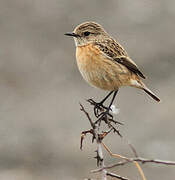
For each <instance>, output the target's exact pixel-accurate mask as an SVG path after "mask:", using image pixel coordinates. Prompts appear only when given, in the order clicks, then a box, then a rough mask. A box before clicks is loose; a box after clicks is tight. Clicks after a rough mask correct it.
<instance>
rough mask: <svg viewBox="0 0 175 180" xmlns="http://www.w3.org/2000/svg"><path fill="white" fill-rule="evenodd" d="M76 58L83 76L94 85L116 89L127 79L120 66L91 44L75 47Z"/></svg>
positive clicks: (106, 88)
mask: <svg viewBox="0 0 175 180" xmlns="http://www.w3.org/2000/svg"><path fill="white" fill-rule="evenodd" d="M76 59H77V65H78V68H79V70H80V72H81V74H82V76H83V78H84V79H85V80H86V81H87V82H88V83H89V84H91V85H93V86H95V87H98V88H101V89H104V90H116V89H118V88H119V87H120V86H121V85H124V82H125V81H128V80H127V79H126V78H127V76H125V74H126V73H124V72H123V69H122V68H121V66H120V65H119V64H116V63H114V62H112V60H110V59H109V58H107V57H105V55H104V54H103V53H102V52H101V51H100V50H99V49H98V47H96V46H94V45H93V44H88V45H86V46H81V47H77V49H76ZM123 78H125V81H123Z"/></svg>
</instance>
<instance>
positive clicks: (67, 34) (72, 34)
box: [64, 32, 80, 37]
mask: <svg viewBox="0 0 175 180" xmlns="http://www.w3.org/2000/svg"><path fill="white" fill-rule="evenodd" d="M64 35H66V36H72V37H80V36H79V35H78V34H75V33H74V32H70V33H69V32H68V33H65V34H64Z"/></svg>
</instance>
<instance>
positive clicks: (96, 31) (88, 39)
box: [65, 22, 108, 46]
mask: <svg viewBox="0 0 175 180" xmlns="http://www.w3.org/2000/svg"><path fill="white" fill-rule="evenodd" d="M65 35H67V36H72V37H74V40H75V45H76V46H84V45H87V44H89V43H93V42H95V41H97V40H100V39H104V37H106V36H108V34H107V33H106V32H105V30H104V29H103V27H102V26H101V25H99V24H97V23H95V22H85V23H82V24H80V25H78V26H77V27H76V28H75V29H74V31H73V32H72V33H66V34H65Z"/></svg>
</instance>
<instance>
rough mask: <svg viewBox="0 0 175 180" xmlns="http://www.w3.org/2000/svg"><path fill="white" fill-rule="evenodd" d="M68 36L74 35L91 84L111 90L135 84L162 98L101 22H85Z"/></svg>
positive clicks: (83, 71)
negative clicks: (154, 91)
mask: <svg viewBox="0 0 175 180" xmlns="http://www.w3.org/2000/svg"><path fill="white" fill-rule="evenodd" d="M66 35H69V36H73V37H74V40H75V44H76V59H77V64H78V68H79V70H80V72H81V74H82V76H83V78H84V79H85V80H86V81H87V82H88V83H89V84H91V85H93V86H95V87H97V88H100V89H104V90H109V91H116V90H118V89H119V88H120V87H121V86H133V87H136V88H139V89H142V90H144V91H145V92H146V93H147V94H149V95H150V96H151V97H152V98H153V99H155V100H156V101H158V102H159V101H160V99H159V98H158V97H157V96H156V95H155V94H154V93H153V92H151V91H150V90H149V89H148V88H147V87H146V85H145V84H144V83H143V82H142V81H141V78H143V79H145V76H144V74H143V73H142V72H141V71H140V70H139V68H138V66H137V65H136V64H135V63H134V62H133V61H132V60H131V59H130V57H129V56H128V54H127V52H126V51H125V50H124V48H123V47H122V46H121V45H120V44H119V43H118V42H117V41H116V40H114V39H113V38H112V37H111V36H109V35H108V33H107V32H106V31H105V30H104V29H103V28H102V27H101V26H100V25H99V24H97V23H95V22H85V23H82V24H80V25H79V26H77V27H76V28H75V30H74V32H73V33H67V34H66Z"/></svg>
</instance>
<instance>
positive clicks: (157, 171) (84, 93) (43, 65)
mask: <svg viewBox="0 0 175 180" xmlns="http://www.w3.org/2000/svg"><path fill="white" fill-rule="evenodd" d="M174 19H175V1H174V0H169V1H164V0H159V1H153V0H147V1H146V0H143V1H140V0H132V1H129V0H125V1H119V0H108V1H106V0H93V1H92V0H89V1H82V0H74V1H68V0H50V1H48V0H25V1H24V0H13V1H11V0H1V1H0V99H1V101H0V179H2V180H3V179H4V180H10V179H13V180H20V179H21V180H22V179H25V180H35V179H37V180H40V179H42V180H45V179H51V180H56V179H62V180H82V179H84V178H85V177H90V174H89V172H90V170H91V169H93V168H95V160H94V159H93V158H92V157H93V156H94V150H95V146H94V145H93V146H92V145H91V144H90V141H88V139H87V141H86V143H85V146H84V148H85V149H84V151H83V152H81V151H80V150H79V139H80V132H81V131H82V130H85V129H87V128H88V127H89V124H88V121H87V120H86V118H85V116H84V115H83V114H82V113H81V112H80V111H79V102H80V101H81V103H84V104H86V103H85V99H87V98H89V97H95V98H96V99H100V98H102V97H103V96H104V95H105V94H106V92H103V91H100V90H97V89H93V88H92V87H90V86H89V85H87V84H86V83H85V82H84V80H83V79H82V77H81V76H80V74H79V72H78V69H77V67H76V61H75V52H74V51H75V47H74V42H73V40H72V39H71V38H68V37H65V36H64V35H63V34H64V33H65V32H67V31H72V30H73V28H74V27H75V26H76V25H77V24H79V23H82V22H84V21H87V20H93V21H96V22H98V23H100V24H102V25H103V26H104V28H105V29H106V30H107V31H108V32H109V33H110V34H111V35H112V36H113V37H115V38H116V39H117V40H119V42H120V43H121V44H122V45H123V46H124V47H125V48H126V50H127V51H128V53H129V55H130V56H131V57H132V59H134V61H135V62H136V63H137V64H138V65H139V67H140V69H141V70H142V71H143V72H145V74H146V75H147V76H148V77H149V78H148V79H147V80H146V81H145V83H146V84H147V85H148V86H149V87H150V88H151V89H152V90H153V91H154V92H155V93H156V94H158V95H159V96H160V97H161V99H162V100H163V102H162V103H161V104H157V103H155V102H154V101H153V100H152V99H150V98H149V97H148V96H147V95H145V94H144V93H143V92H141V91H139V90H136V89H134V88H123V89H122V90H121V91H120V92H119V95H118V97H117V102H116V105H117V107H118V108H120V114H119V115H118V118H117V119H118V120H120V121H122V122H124V123H125V126H124V127H121V131H122V133H123V134H124V136H125V137H127V138H128V139H129V140H130V141H131V142H132V143H133V144H134V146H135V147H136V149H137V151H138V153H139V154H140V155H142V156H144V157H148V158H153V157H154V158H160V159H166V160H174V161H175V154H174V148H175V141H174V135H175V132H174V127H175V121H174V115H175V112H174V107H175V102H174V98H175V93H174V88H175V81H174V79H175V73H174V67H175V50H174V47H175V36H174V29H175V22H174ZM105 142H106V144H108V145H110V147H111V149H112V151H113V152H116V153H120V154H123V155H128V156H131V152H130V150H129V149H128V147H127V145H126V144H125V143H124V142H123V141H121V140H120V138H118V137H108V138H107V139H106V141H105ZM106 158H107V160H106V163H110V162H114V160H111V158H109V157H108V156H107V157H106ZM143 169H144V172H145V175H146V177H147V178H148V179H154V180H159V179H160V178H161V179H167V180H174V177H175V171H174V167H167V166H158V165H148V164H147V165H144V167H143ZM116 171H117V173H118V174H121V175H125V176H128V177H130V178H131V179H139V175H138V173H137V171H136V170H135V168H134V167H132V166H131V165H130V166H125V167H121V168H118V169H116Z"/></svg>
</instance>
